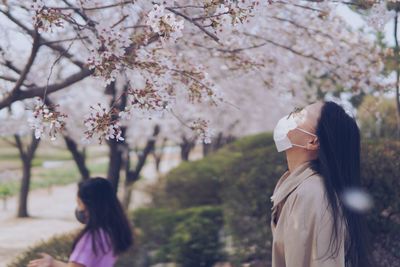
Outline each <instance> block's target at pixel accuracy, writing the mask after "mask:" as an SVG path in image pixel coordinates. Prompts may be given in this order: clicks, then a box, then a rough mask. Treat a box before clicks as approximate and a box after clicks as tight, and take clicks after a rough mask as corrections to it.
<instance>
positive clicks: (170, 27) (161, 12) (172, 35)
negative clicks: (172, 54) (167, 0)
mask: <svg viewBox="0 0 400 267" xmlns="http://www.w3.org/2000/svg"><path fill="white" fill-rule="evenodd" d="M146 24H147V25H148V26H150V27H151V29H152V30H153V32H154V33H157V34H159V35H160V37H161V39H162V40H164V41H167V40H171V41H176V40H177V39H178V38H181V37H182V36H183V34H182V31H183V27H184V21H183V19H177V18H176V16H175V15H174V14H173V13H171V12H169V11H166V10H165V6H164V5H159V4H155V5H153V9H152V10H151V11H150V12H149V13H148V14H147V21H146Z"/></svg>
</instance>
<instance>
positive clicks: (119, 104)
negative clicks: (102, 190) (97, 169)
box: [105, 82, 128, 192]
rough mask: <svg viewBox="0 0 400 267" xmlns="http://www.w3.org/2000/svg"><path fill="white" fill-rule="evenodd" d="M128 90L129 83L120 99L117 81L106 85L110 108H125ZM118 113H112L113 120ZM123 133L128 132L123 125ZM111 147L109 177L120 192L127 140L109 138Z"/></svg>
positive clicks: (116, 190)
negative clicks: (116, 85)
mask: <svg viewBox="0 0 400 267" xmlns="http://www.w3.org/2000/svg"><path fill="white" fill-rule="evenodd" d="M127 90H128V84H126V85H125V87H124V89H123V92H122V96H121V98H120V99H118V98H117V90H116V88H115V82H112V83H111V84H110V85H108V86H107V87H106V90H105V93H106V94H109V95H111V96H112V99H111V102H110V108H112V107H116V108H117V109H118V110H120V111H121V110H125V107H126V103H127V95H126V92H127ZM117 116H118V115H117V114H113V115H112V119H113V120H117V119H118V118H117ZM121 131H122V134H121V136H122V137H123V138H124V137H125V133H126V127H121ZM107 144H108V147H109V163H108V171H107V179H108V180H109V181H110V182H111V184H112V185H113V188H114V190H115V192H118V186H119V181H120V170H121V168H122V163H123V159H122V157H123V151H124V149H125V147H126V146H127V145H126V142H125V141H124V142H121V141H117V140H115V139H112V140H109V141H108V142H107Z"/></svg>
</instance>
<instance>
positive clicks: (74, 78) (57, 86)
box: [0, 69, 93, 109]
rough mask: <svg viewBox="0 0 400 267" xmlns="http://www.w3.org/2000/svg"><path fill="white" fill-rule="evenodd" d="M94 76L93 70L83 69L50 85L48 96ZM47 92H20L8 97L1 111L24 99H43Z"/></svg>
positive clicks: (31, 90)
mask: <svg viewBox="0 0 400 267" xmlns="http://www.w3.org/2000/svg"><path fill="white" fill-rule="evenodd" d="M92 74H93V70H89V69H83V70H81V71H80V72H78V73H75V74H72V75H71V76H69V77H67V78H66V79H64V80H63V81H62V82H59V83H54V84H52V85H49V86H48V87H47V94H50V93H54V92H56V91H59V90H62V89H64V88H66V87H68V86H70V85H72V84H74V83H76V82H79V81H81V80H83V79H85V78H86V77H88V76H90V75H92ZM45 90H46V86H42V87H34V88H31V89H30V90H28V91H20V92H19V94H18V95H16V96H11V95H9V96H8V97H6V98H5V99H3V100H2V101H0V109H2V108H5V107H8V106H10V105H11V104H12V103H13V102H15V101H19V100H24V99H28V98H33V97H41V96H43V94H44V91H45Z"/></svg>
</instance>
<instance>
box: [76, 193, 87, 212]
mask: <svg viewBox="0 0 400 267" xmlns="http://www.w3.org/2000/svg"><path fill="white" fill-rule="evenodd" d="M76 203H77V207H78V210H82V211H83V210H86V206H85V204H83V201H82V200H81V199H80V198H79V197H78V196H77V197H76Z"/></svg>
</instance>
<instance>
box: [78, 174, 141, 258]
mask: <svg viewBox="0 0 400 267" xmlns="http://www.w3.org/2000/svg"><path fill="white" fill-rule="evenodd" d="M78 197H79V198H80V199H81V201H82V202H83V204H85V206H86V210H87V212H88V214H89V217H88V220H87V223H86V225H85V228H84V229H83V230H82V231H81V232H80V233H79V234H78V236H77V237H76V239H75V241H74V243H73V246H72V249H74V248H75V246H76V245H77V243H78V242H79V240H80V239H81V238H82V237H83V235H85V234H86V233H89V234H91V235H92V237H93V239H92V241H93V243H92V244H93V245H92V246H93V250H94V253H95V254H97V252H98V247H97V245H98V244H99V245H100V249H102V250H103V252H106V251H105V248H104V246H102V244H103V242H100V241H101V238H102V237H101V232H100V231H104V232H105V233H107V234H108V235H109V237H110V241H111V244H110V245H111V247H112V248H113V252H114V254H115V255H118V254H121V253H123V252H125V251H126V250H127V249H128V248H129V247H130V246H131V245H132V244H133V235H132V230H131V227H130V224H129V221H128V219H127V217H126V216H125V213H124V211H123V209H122V206H121V203H120V202H119V200H118V198H117V196H116V194H115V192H114V190H113V187H112V185H111V183H110V182H109V181H108V180H107V179H104V178H100V177H96V178H92V179H88V180H85V181H83V182H80V183H79V189H78Z"/></svg>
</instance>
